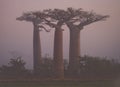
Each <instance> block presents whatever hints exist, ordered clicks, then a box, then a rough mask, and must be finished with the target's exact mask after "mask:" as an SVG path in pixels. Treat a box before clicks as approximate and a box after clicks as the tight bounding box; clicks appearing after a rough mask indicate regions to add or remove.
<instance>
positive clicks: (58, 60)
mask: <svg viewBox="0 0 120 87" xmlns="http://www.w3.org/2000/svg"><path fill="white" fill-rule="evenodd" d="M62 32H63V30H62V29H60V28H58V29H57V28H56V29H55V36H54V74H55V78H58V79H62V78H64V64H63V33H62Z"/></svg>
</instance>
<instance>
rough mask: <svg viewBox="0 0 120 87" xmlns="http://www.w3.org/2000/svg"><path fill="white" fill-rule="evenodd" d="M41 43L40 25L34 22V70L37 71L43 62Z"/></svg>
mask: <svg viewBox="0 0 120 87" xmlns="http://www.w3.org/2000/svg"><path fill="white" fill-rule="evenodd" d="M41 62H42V61H41V43H40V35H39V27H38V26H37V25H35V24H34V30H33V68H34V72H35V73H37V72H38V71H39V68H40V64H41Z"/></svg>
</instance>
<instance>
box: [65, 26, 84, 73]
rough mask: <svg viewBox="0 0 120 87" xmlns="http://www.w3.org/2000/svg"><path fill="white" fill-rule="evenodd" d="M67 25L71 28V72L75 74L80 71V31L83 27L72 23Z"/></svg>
mask: <svg viewBox="0 0 120 87" xmlns="http://www.w3.org/2000/svg"><path fill="white" fill-rule="evenodd" d="M67 26H68V27H69V30H70V47H69V73H70V74H71V75H74V74H77V73H78V63H79V57H80V31H81V29H82V28H80V27H77V26H76V25H72V24H70V25H67Z"/></svg>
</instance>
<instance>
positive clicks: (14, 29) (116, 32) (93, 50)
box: [0, 0, 120, 66]
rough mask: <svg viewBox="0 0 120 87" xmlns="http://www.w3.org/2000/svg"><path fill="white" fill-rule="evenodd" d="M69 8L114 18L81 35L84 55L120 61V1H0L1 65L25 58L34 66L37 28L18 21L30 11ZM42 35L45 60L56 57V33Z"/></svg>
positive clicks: (66, 38)
mask: <svg viewBox="0 0 120 87" xmlns="http://www.w3.org/2000/svg"><path fill="white" fill-rule="evenodd" d="M67 7H73V8H83V9H84V10H86V11H91V10H93V11H94V12H96V13H98V14H103V15H110V18H108V19H107V20H106V21H102V22H97V23H93V24H90V25H88V26H85V27H84V30H82V31H81V54H82V55H85V54H86V55H90V56H101V57H104V56H108V57H110V58H120V17H119V16H120V10H119V8H120V0H0V65H1V64H3V63H5V62H8V59H10V58H11V57H12V56H22V57H23V58H24V60H25V61H26V62H27V66H32V60H33V57H32V55H33V54H32V53H33V51H32V46H33V26H32V24H31V23H30V22H20V21H16V17H19V16H21V15H22V13H23V12H27V11H38V10H43V9H48V8H61V9H66V8H67ZM64 28H65V31H64V58H68V50H69V30H68V28H67V27H64ZM40 34H41V41H42V56H44V55H46V54H49V56H50V57H52V56H53V38H54V29H53V30H52V31H51V32H50V33H46V32H45V31H42V32H41V33H40Z"/></svg>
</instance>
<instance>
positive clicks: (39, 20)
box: [16, 12, 47, 73]
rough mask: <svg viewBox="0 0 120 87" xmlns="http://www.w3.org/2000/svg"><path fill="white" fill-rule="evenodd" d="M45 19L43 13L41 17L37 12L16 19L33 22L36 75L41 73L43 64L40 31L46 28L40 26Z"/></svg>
mask: <svg viewBox="0 0 120 87" xmlns="http://www.w3.org/2000/svg"><path fill="white" fill-rule="evenodd" d="M45 17H46V16H45V15H44V14H42V13H41V12H39V17H38V16H37V13H35V12H26V13H24V14H23V15H22V16H20V17H18V18H16V20H19V21H27V22H32V24H33V67H34V72H35V73H37V72H38V71H39V68H40V65H41V63H42V59H41V42H40V33H39V31H41V29H45V30H46V28H45V27H44V26H42V25H40V24H42V23H43V22H44V18H45ZM46 31H47V30H46Z"/></svg>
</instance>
